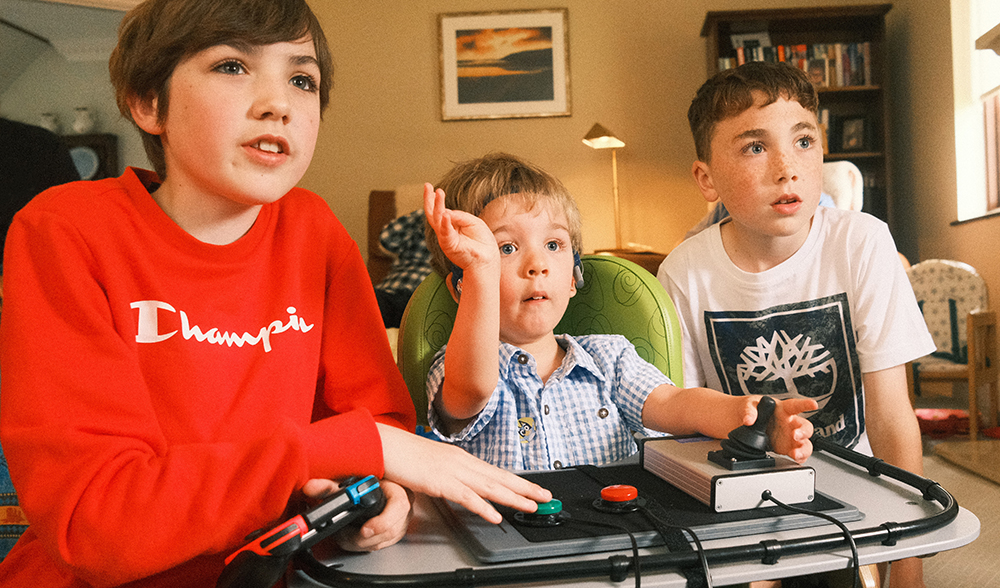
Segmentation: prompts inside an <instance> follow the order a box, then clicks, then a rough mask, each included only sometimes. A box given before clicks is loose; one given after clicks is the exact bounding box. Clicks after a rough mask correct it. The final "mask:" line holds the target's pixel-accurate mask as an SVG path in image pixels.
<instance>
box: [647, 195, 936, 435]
mask: <svg viewBox="0 0 1000 588" xmlns="http://www.w3.org/2000/svg"><path fill="white" fill-rule="evenodd" d="M719 226H720V225H714V226H712V227H710V228H709V229H707V230H705V231H703V232H702V233H700V234H698V235H696V236H695V237H692V238H691V239H688V240H687V241H685V242H683V243H681V244H680V245H679V246H678V247H677V248H676V249H674V251H673V252H672V253H671V254H670V255H669V256H668V257H667V259H666V260H664V262H663V264H662V265H661V266H660V269H659V272H658V273H657V277H658V278H659V280H660V282H661V283H662V284H663V286H664V287H665V288H666V290H667V293H669V294H670V297H671V299H672V300H673V302H674V305H675V306H676V308H677V314H678V316H679V318H680V321H681V327H682V331H683V339H684V383H685V385H687V386H705V387H708V388H713V389H716V390H722V391H723V392H726V393H728V394H734V395H744V394H771V395H775V396H777V397H782V398H784V397H792V396H805V397H810V398H813V399H815V400H816V401H817V402H818V403H819V405H820V408H819V410H817V411H816V412H814V413H811V414H809V415H807V416H808V417H809V420H811V421H812V423H813V425H814V426H815V428H816V432H817V433H819V434H820V435H822V436H824V437H828V438H832V439H833V440H834V441H836V442H837V443H838V444H841V445H844V446H847V447H852V446H854V445H855V444H856V443H858V441H859V440H860V439H861V438H862V436H863V434H864V432H865V424H864V395H863V393H862V380H861V374H863V373H867V372H873V371H879V370H882V369H887V368H890V367H895V366H898V365H902V364H904V363H906V362H908V361H910V360H913V359H916V358H918V357H921V356H923V355H927V354H928V353H931V352H933V351H934V350H935V346H934V342H933V340H932V339H931V336H930V333H929V332H928V331H927V325H926V323H924V319H923V316H922V315H921V314H920V309H919V308H918V307H917V302H916V298H915V297H914V295H913V289H912V288H911V286H910V282H909V280H908V279H907V277H906V272H905V270H904V269H903V265H902V264H901V263H900V261H899V256H898V254H897V253H896V247H895V243H893V240H892V237H891V236H890V234H889V229H888V227H887V226H886V225H885V223H883V222H881V221H879V220H878V219H876V218H874V217H872V216H869V215H867V214H862V213H857V212H850V211H844V210H838V209H832V208H825V207H819V208H817V209H816V214H815V216H814V217H813V223H812V226H811V228H810V230H809V236H808V237H807V238H806V241H805V243H804V244H803V245H802V247H801V248H800V249H799V250H798V251H797V252H796V253H795V254H794V255H792V256H791V257H790V258H788V259H787V260H785V261H784V262H782V263H780V264H778V265H777V266H775V267H773V268H771V269H769V270H767V271H764V272H760V273H749V272H745V271H743V270H741V269H739V268H738V267H736V265H734V264H733V262H732V261H731V260H730V259H729V256H728V255H727V254H726V252H725V249H724V247H723V245H722V237H721V233H720V230H719Z"/></svg>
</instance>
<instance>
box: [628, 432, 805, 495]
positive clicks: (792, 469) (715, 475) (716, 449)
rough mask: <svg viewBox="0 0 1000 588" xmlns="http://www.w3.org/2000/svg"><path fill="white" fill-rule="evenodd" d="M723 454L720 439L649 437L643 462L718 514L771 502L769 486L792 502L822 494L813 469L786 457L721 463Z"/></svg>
mask: <svg viewBox="0 0 1000 588" xmlns="http://www.w3.org/2000/svg"><path fill="white" fill-rule="evenodd" d="M723 454H724V452H723V449H722V442H720V441H719V440H717V439H709V438H707V437H695V438H665V439H649V440H647V441H646V442H645V443H643V446H642V466H643V468H645V469H646V470H647V471H649V472H652V473H654V474H656V475H657V476H659V477H660V478H662V479H664V480H666V481H667V482H669V483H670V484H672V485H673V486H675V487H677V488H678V489H680V490H683V491H684V492H686V493H687V494H688V495H690V496H691V497H693V498H695V499H697V500H698V501H699V502H701V503H702V504H705V505H708V506H709V507H710V508H711V509H712V510H714V511H715V512H732V511H736V510H744V509H749V508H759V507H761V506H765V505H767V503H765V502H764V500H763V499H762V498H761V494H762V493H763V492H764V490H770V491H771V494H772V495H773V496H774V497H775V498H777V499H778V500H780V501H782V502H784V503H786V504H796V503H800V502H810V501H811V500H812V499H813V497H814V496H815V495H816V472H815V470H813V468H811V467H808V466H802V465H799V464H797V463H795V462H794V461H792V460H791V459H789V458H787V457H784V456H781V455H769V456H768V460H767V463H768V464H772V465H764V466H762V467H748V468H742V467H740V466H736V467H726V466H724V465H723V464H722V463H719V462H720V461H721V460H722V459H723V458H722V457H720V456H722V455H723ZM713 457H715V459H713Z"/></svg>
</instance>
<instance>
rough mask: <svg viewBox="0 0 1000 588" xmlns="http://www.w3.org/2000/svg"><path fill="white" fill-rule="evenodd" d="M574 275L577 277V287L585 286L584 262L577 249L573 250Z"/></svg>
mask: <svg viewBox="0 0 1000 588" xmlns="http://www.w3.org/2000/svg"><path fill="white" fill-rule="evenodd" d="M573 277H574V278H576V287H577V289H580V288H583V262H582V261H580V254H579V253H577V252H576V250H574V251H573Z"/></svg>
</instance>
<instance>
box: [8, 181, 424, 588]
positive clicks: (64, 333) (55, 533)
mask: <svg viewBox="0 0 1000 588" xmlns="http://www.w3.org/2000/svg"><path fill="white" fill-rule="evenodd" d="M155 181H156V178H155V176H154V175H153V174H152V173H150V172H145V171H141V170H132V169H129V170H128V171H126V172H125V174H124V175H123V176H122V177H121V178H116V179H108V180H101V181H98V182H77V183H72V184H67V185H64V186H60V187H57V188H53V189H51V190H49V191H47V192H45V193H43V194H41V195H40V196H38V197H36V198H35V199H34V200H33V201H32V202H31V203H30V204H28V206H27V207H25V208H24V209H23V210H22V211H21V212H20V213H18V215H17V216H16V218H15V220H14V223H13V225H12V226H11V228H10V232H9V236H8V240H7V246H6V253H5V263H4V268H5V276H4V287H5V292H4V294H5V300H4V309H3V321H2V327H0V341H2V347H0V373H2V374H3V392H2V396H0V442H2V443H3V447H4V451H5V453H6V455H7V459H8V461H9V464H10V470H11V477H12V479H13V481H14V485H15V487H16V488H17V491H18V496H19V499H20V502H21V505H22V506H23V508H24V510H25V512H26V513H27V517H28V519H29V521H30V522H31V526H30V527H29V528H28V531H27V533H26V534H25V535H24V536H23V537H22V539H21V540H20V541H19V543H18V544H17V545H16V546H15V547H14V549H13V551H12V552H11V553H10V555H8V557H7V558H6V559H5V560H4V561H3V563H2V564H0V586H4V587H5V588H14V587H16V586H35V587H37V586H45V587H46V588H49V587H56V586H85V585H87V584H86V583H89V584H93V585H96V586H112V585H118V584H124V583H128V582H133V581H134V582H136V585H141V586H164V587H167V586H169V587H170V588H177V587H182V586H199V587H210V586H214V585H215V580H216V578H217V577H218V575H219V573H220V571H221V569H222V562H223V559H224V558H225V557H226V556H227V555H228V554H229V553H230V552H231V551H232V550H233V549H234V548H235V547H238V546H239V545H241V544H242V543H243V538H244V537H245V536H246V535H247V534H248V533H250V532H251V531H253V530H254V529H257V528H259V527H261V526H264V525H265V524H268V523H270V522H275V521H276V520H277V519H278V518H280V517H281V516H283V512H284V511H285V508H286V505H287V504H288V502H289V499H290V498H291V497H295V496H298V491H299V489H300V488H301V487H302V485H303V484H304V483H305V482H306V481H307V480H309V479H310V478H331V479H338V478H343V477H346V476H349V475H361V474H375V475H379V476H380V475H381V474H382V473H383V464H382V452H381V444H380V440H379V436H378V432H377V429H376V427H375V423H376V421H378V422H384V423H391V424H394V425H398V426H401V427H403V428H406V429H411V430H412V427H413V426H414V409H413V405H412V403H411V401H410V398H409V395H408V394H407V392H406V388H405V386H404V384H403V381H402V378H401V377H400V376H399V372H398V371H397V370H396V366H395V364H394V363H393V359H392V355H391V352H390V350H389V345H388V342H387V341H386V337H385V330H384V327H383V325H382V322H381V319H380V318H379V312H378V308H377V305H376V303H375V295H374V293H373V290H372V287H371V282H370V280H369V277H368V273H367V272H366V270H365V266H364V263H363V261H362V259H361V255H360V254H359V252H358V248H357V245H356V244H355V243H354V242H353V241H352V240H351V238H350V237H349V236H348V234H347V232H346V231H345V230H344V228H343V226H342V225H341V224H340V223H339V222H338V221H337V219H336V218H335V217H334V216H333V214H332V213H331V211H330V209H329V207H328V206H327V205H326V203H325V202H323V200H322V199H320V198H319V197H318V196H316V195H315V194H312V193H310V192H307V191H305V190H301V189H294V190H292V191H291V192H289V193H288V194H287V195H286V196H284V197H283V198H282V199H281V200H279V201H278V202H276V203H274V204H271V205H265V206H264V207H263V208H262V209H261V211H260V214H259V216H258V218H257V221H256V223H255V224H254V226H253V228H251V229H250V231H249V232H248V233H247V234H246V235H244V236H243V237H242V238H240V239H239V240H238V241H236V242H235V243H232V244H230V245H225V246H216V245H208V244H205V243H202V242H200V241H198V240H196V239H194V238H193V237H191V236H190V235H189V234H187V233H186V232H184V231H183V230H182V229H181V228H180V227H178V226H177V225H176V224H175V223H174V222H173V221H171V220H170V218H169V217H167V215H166V214H165V213H164V212H163V211H162V210H161V209H160V208H159V207H158V206H157V205H156V203H155V202H154V201H153V199H152V197H151V196H150V195H149V191H148V187H149V186H151V185H153V183H154V182H155Z"/></svg>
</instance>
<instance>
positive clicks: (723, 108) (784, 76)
mask: <svg viewBox="0 0 1000 588" xmlns="http://www.w3.org/2000/svg"><path fill="white" fill-rule="evenodd" d="M754 92H759V93H761V94H763V95H764V98H765V101H764V104H762V106H767V105H768V104H771V103H773V102H775V101H776V100H778V99H779V98H785V99H788V100H794V101H796V102H798V103H799V104H800V105H802V108H805V109H806V110H808V111H810V112H812V113H813V114H818V110H819V97H818V95H817V94H816V88H814V87H813V85H812V84H811V83H810V82H809V78H808V77H806V73H805V72H804V71H802V70H800V69H798V68H796V67H792V66H791V65H788V64H787V63H769V62H756V61H755V62H751V63H746V64H744V65H741V66H739V67H737V68H734V69H727V70H723V71H721V72H719V73H717V74H716V75H715V76H713V77H712V78H711V79H709V80H708V81H707V82H705V83H704V84H702V86H701V88H699V89H698V93H697V94H696V95H695V97H694V100H692V101H691V107H690V108H688V123H689V124H690V125H691V134H692V135H693V136H694V148H695V151H696V153H697V154H698V160H699V161H704V162H706V163H708V162H709V161H710V160H711V157H712V134H713V133H714V132H715V125H716V124H718V123H719V122H720V121H722V120H725V119H727V118H729V117H732V116H736V115H738V114H740V113H741V112H743V111H744V110H746V109H748V108H750V107H752V106H753V105H754Z"/></svg>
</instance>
